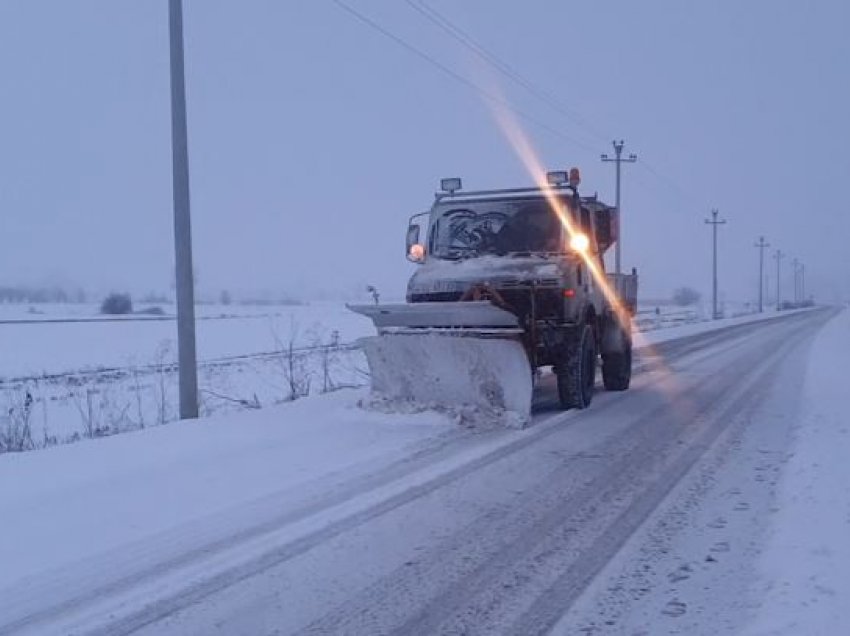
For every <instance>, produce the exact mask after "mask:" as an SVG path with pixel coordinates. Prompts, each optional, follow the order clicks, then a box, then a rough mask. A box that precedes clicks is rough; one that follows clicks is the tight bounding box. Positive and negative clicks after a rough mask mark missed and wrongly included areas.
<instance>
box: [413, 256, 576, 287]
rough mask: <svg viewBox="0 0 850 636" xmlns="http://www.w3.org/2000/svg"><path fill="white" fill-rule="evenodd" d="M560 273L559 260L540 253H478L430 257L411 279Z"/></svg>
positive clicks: (421, 281) (424, 280)
mask: <svg viewBox="0 0 850 636" xmlns="http://www.w3.org/2000/svg"><path fill="white" fill-rule="evenodd" d="M559 273H560V269H559V265H558V263H554V262H552V261H551V260H549V259H545V258H543V257H534V256H531V257H528V256H479V257H476V258H466V259H462V260H457V261H451V260H441V259H431V260H429V261H428V262H426V263H425V264H424V265H422V266H421V267H420V268H419V270H418V271H417V272H416V274H414V280H415V281H416V282H417V283H427V282H431V281H437V280H444V279H461V280H468V279H473V278H479V277H480V278H482V279H484V278H489V277H498V276H500V275H508V274H510V275H511V276H521V277H523V278H544V277H549V278H551V277H553V276H558V275H559Z"/></svg>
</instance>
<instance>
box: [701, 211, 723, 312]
mask: <svg viewBox="0 0 850 636" xmlns="http://www.w3.org/2000/svg"><path fill="white" fill-rule="evenodd" d="M718 214H720V211H719V210H717V209H716V208H715V209H714V210H712V211H711V220H709V219H706V220H705V222H706V223H707V224H708V225H710V226H711V229H712V230H713V235H714V236H713V239H714V240H713V246H714V248H713V254H714V259H713V261H712V263H713V265H712V270H713V272H714V275H713V284H712V291H711V307H712V312H711V318H712V320H717V318H718V316H717V226H718V225H723V224H725V223H726V220H725V219H724V220H720V221H718V220H717V215H718Z"/></svg>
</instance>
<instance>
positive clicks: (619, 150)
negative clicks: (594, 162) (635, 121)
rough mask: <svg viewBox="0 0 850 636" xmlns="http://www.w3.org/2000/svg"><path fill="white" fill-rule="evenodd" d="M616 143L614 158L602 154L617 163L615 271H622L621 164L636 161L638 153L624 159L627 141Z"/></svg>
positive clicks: (603, 158)
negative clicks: (624, 147) (624, 148)
mask: <svg viewBox="0 0 850 636" xmlns="http://www.w3.org/2000/svg"><path fill="white" fill-rule="evenodd" d="M611 143H612V144H613V145H614V158H613V159H611V158H610V157H609V156H608V155H602V161H613V162H614V163H615V164H616V169H617V189H616V194H615V195H614V197H615V199H616V200H615V202H614V206H615V207H616V208H617V243H616V245H614V273H616V274H619V273H620V244H621V243H622V242H623V240H622V225H623V218H622V217H623V215H622V213H621V209H620V164H621V163H623V162H625V163H634V162H635V161H637V155H633V154H632V155H629V156H628V157H627V158H626V159H623V146H624V145H625V142H623V140H622V139H621V140H620V141H612V142H611Z"/></svg>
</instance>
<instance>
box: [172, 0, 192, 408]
mask: <svg viewBox="0 0 850 636" xmlns="http://www.w3.org/2000/svg"><path fill="white" fill-rule="evenodd" d="M168 31H169V36H170V37H169V42H170V53H171V153H172V178H173V184H172V187H173V191H174V253H175V264H176V267H175V274H176V283H177V350H178V365H179V371H180V418H181V419H191V418H196V417H198V368H197V360H196V354H195V289H194V281H193V277H192V224H191V220H190V216H189V150H188V144H189V142H188V136H187V133H186V82H185V78H184V72H183V3H182V0H168Z"/></svg>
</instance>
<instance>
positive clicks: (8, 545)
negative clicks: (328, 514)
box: [0, 390, 462, 616]
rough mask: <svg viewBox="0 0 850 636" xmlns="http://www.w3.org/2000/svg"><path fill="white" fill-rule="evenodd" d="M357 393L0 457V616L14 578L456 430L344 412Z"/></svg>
mask: <svg viewBox="0 0 850 636" xmlns="http://www.w3.org/2000/svg"><path fill="white" fill-rule="evenodd" d="M364 395H365V392H364V391H360V390H346V391H339V392H337V393H334V394H330V395H326V396H322V397H315V398H306V399H304V400H299V401H298V402H294V403H290V404H287V405H284V406H280V407H272V408H268V409H263V410H261V411H253V412H245V413H241V414H239V415H238V416H230V417H214V418H209V419H205V420H196V421H184V422H180V423H179V424H175V425H171V426H160V427H155V428H150V429H145V430H142V431H137V432H133V433H127V434H124V435H116V436H113V437H108V438H103V439H98V440H92V441H91V442H89V443H81V444H72V445H65V446H58V447H54V448H50V449H46V450H44V451H41V452H37V453H8V454H5V455H3V456H0V509H2V510H3V517H2V538H3V540H2V541H0V564H2V567H0V616H2V615H3V599H4V597H5V596H7V595H4V594H3V593H2V590H4V589H6V588H7V587H11V586H12V584H13V583H14V582H16V581H20V580H21V579H25V578H27V577H29V576H33V575H35V574H37V573H39V572H43V571H45V570H54V569H56V568H61V567H62V566H66V565H68V564H71V563H73V562H75V561H78V560H80V559H84V558H86V557H88V556H91V555H94V554H99V553H103V552H108V551H109V550H111V549H113V548H117V547H118V546H121V545H126V544H129V543H132V542H134V541H138V540H141V539H144V538H148V537H154V536H156V535H158V534H160V533H162V532H164V531H166V530H168V529H169V528H174V527H177V526H180V525H182V524H189V523H191V522H195V521H198V520H202V519H204V518H206V517H209V516H211V515H214V514H215V513H217V512H218V511H223V510H231V512H232V511H233V510H234V508H235V507H238V506H240V505H248V504H254V503H259V502H262V501H263V498H264V497H265V496H267V495H269V494H270V493H278V492H279V491H280V489H281V485H282V484H285V485H286V487H287V492H288V493H289V499H291V500H294V499H299V498H303V496H304V493H305V492H307V491H308V490H309V487H310V484H311V482H313V481H314V480H316V479H317V478H318V477H320V476H322V477H325V478H329V477H333V475H334V474H335V473H342V472H345V474H346V475H347V477H348V478H353V477H354V476H356V475H362V474H368V473H369V472H371V471H373V470H376V469H377V468H379V467H381V466H384V465H386V464H387V463H389V462H392V461H395V460H397V459H399V458H400V457H405V456H407V455H409V454H411V453H412V452H414V450H415V448H416V446H417V445H418V444H421V443H423V442H424V441H433V440H434V439H437V438H440V437H442V436H445V435H453V434H458V433H459V432H460V431H461V430H462V429H459V428H458V427H457V426H455V425H453V423H452V422H451V420H449V419H448V418H447V417H444V416H441V415H439V414H436V413H419V414H410V415H408V416H405V417H404V418H402V419H400V418H399V417H398V416H397V415H396V416H391V415H384V414H381V413H375V412H367V411H364V410H362V409H359V408H357V406H356V404H357V401H358V400H359V399H361V398H362V397H364ZM237 516H238V515H237ZM248 518H250V517H248ZM248 518H242V519H237V521H239V522H240V523H245V522H246V521H247V520H248ZM10 520H13V522H10Z"/></svg>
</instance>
